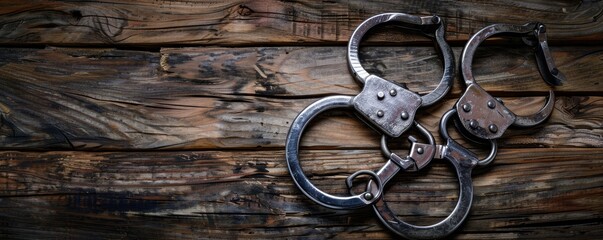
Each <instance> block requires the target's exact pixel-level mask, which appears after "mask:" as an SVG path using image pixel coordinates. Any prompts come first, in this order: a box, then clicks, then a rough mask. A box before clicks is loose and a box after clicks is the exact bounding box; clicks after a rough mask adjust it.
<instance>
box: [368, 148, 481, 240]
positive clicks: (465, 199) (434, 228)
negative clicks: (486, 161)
mask: <svg viewBox="0 0 603 240" xmlns="http://www.w3.org/2000/svg"><path fill="white" fill-rule="evenodd" d="M446 159H447V160H448V161H449V162H450V163H452V165H453V166H454V168H455V170H456V174H457V178H458V180H459V199H458V202H457V204H456V206H455V207H454V210H452V213H450V215H448V217H446V218H445V219H444V220H442V221H440V222H438V223H436V224H433V225H429V226H417V225H412V224H409V223H406V222H404V221H402V220H401V219H399V218H398V217H397V216H396V214H395V213H394V212H393V211H392V210H391V209H390V208H389V207H388V205H387V203H386V202H385V199H384V198H381V199H379V201H377V202H376V203H375V204H373V210H374V211H375V213H376V214H377V216H378V217H379V219H380V220H381V222H382V223H383V224H384V225H385V226H386V227H387V228H389V229H390V230H392V231H393V232H395V233H396V234H398V235H400V236H402V237H405V238H410V239H434V238H443V237H445V236H447V235H448V234H450V233H452V232H453V231H454V230H456V229H457V228H458V227H459V226H460V225H461V224H462V223H463V221H464V220H465V218H466V217H467V215H468V214H469V210H470V209H471V203H472V201H473V183H472V180H471V169H472V168H473V166H474V165H471V164H461V163H460V162H459V161H457V160H455V159H451V158H446Z"/></svg>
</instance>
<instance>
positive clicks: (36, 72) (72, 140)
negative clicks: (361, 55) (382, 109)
mask: <svg viewBox="0 0 603 240" xmlns="http://www.w3.org/2000/svg"><path fill="white" fill-rule="evenodd" d="M457 50H460V49H457ZM494 50H500V48H494V49H493V50H492V51H494ZM520 50H523V51H520ZM520 50H518V51H510V52H507V53H508V54H496V53H492V54H483V55H481V58H479V60H481V61H478V59H476V63H479V64H476V65H475V71H476V74H477V76H478V81H480V83H483V84H482V86H484V87H485V88H486V89H488V90H491V91H492V93H493V94H495V95H496V94H499V95H502V96H506V95H511V96H514V95H517V94H516V93H515V92H517V93H519V92H521V93H522V94H524V93H532V95H534V96H544V95H546V91H548V89H549V87H548V86H546V85H545V84H544V82H543V81H542V80H541V79H540V76H539V75H538V73H537V70H536V67H535V64H534V63H533V61H534V60H533V56H532V55H531V53H530V52H529V51H525V49H520ZM554 50H555V52H554V53H555V57H557V59H556V60H557V63H558V64H559V69H560V70H561V71H563V72H564V73H565V74H566V75H567V78H568V79H569V81H568V82H567V83H566V84H565V85H563V86H560V87H557V88H556V89H555V90H557V94H558V95H567V96H562V97H559V98H558V99H557V104H556V108H555V112H554V114H553V115H552V118H551V119H550V121H549V122H548V124H546V125H542V126H540V127H537V128H532V129H525V130H524V129H520V130H515V131H513V133H510V134H512V135H517V136H515V137H513V138H506V139H505V140H503V141H502V142H501V143H502V144H503V145H505V146H507V145H510V146H514V147H519V146H524V147H525V146H529V147H533V146H548V147H559V146H577V147H602V146H603V138H602V137H601V136H602V134H603V127H602V126H603V113H602V111H603V108H601V106H602V104H603V101H602V100H603V99H602V98H601V97H599V96H583V95H595V94H597V95H600V94H601V93H602V92H603V91H601V88H603V79H602V78H601V77H600V72H601V69H603V61H601V60H600V59H602V58H603V51H600V50H601V47H598V46H597V47H580V48H578V47H562V48H554ZM391 51H394V54H388V52H391ZM366 52H367V54H365V55H366V56H367V58H368V59H367V64H366V65H367V68H370V69H371V71H374V72H377V73H379V74H382V76H385V77H391V78H392V80H396V81H400V82H405V79H411V80H409V81H408V87H409V88H411V89H413V90H417V91H420V92H426V91H429V90H431V89H432V88H434V87H435V86H433V85H435V84H437V80H435V81H434V80H431V81H428V80H424V79H439V77H440V75H438V74H441V70H439V69H436V70H434V69H433V68H439V67H438V66H440V65H439V64H438V60H437V59H438V58H437V56H434V55H433V54H434V53H433V49H431V48H428V47H417V48H395V47H392V48H385V49H381V48H369V49H367V50H366ZM368 53H370V54H368ZM457 53H458V51H457ZM4 54H5V56H6V57H4V58H3V60H1V61H0V76H2V78H3V80H4V81H2V82H0V86H1V87H0V93H2V94H1V95H0V100H1V101H0V103H1V104H2V105H1V109H2V113H3V115H2V120H3V125H2V126H1V127H0V132H1V133H2V134H1V136H0V142H1V143H2V146H5V147H11V148H19V149H28V148H30V149H31V148H36V149H49V148H55V149H56V148H60V149H80V150H84V149H87V150H91V149H94V150H103V149H104V150H106V149H155V148H170V149H214V148H256V147H283V146H284V140H285V137H286V134H287V131H288V129H289V127H290V123H291V121H293V119H294V118H295V116H296V115H297V114H298V113H299V112H300V111H301V110H302V109H303V108H304V107H306V106H307V105H309V104H310V103H311V102H313V101H316V100H317V99H318V97H322V96H325V95H331V94H338V93H340V94H348V95H353V94H357V93H358V92H359V91H360V87H359V86H358V84H357V83H356V82H354V80H353V79H352V78H351V76H350V75H349V74H347V73H345V72H344V74H342V71H341V69H346V65H345V58H344V56H345V48H344V47H338V48H326V47H308V48H236V49H223V48H202V49H192V48H186V49H166V50H163V51H161V53H148V52H133V51H122V50H113V49H98V50H97V49H57V48H49V49H42V50H32V49H5V51H4ZM382 56H390V57H386V58H381V57H382ZM392 56H393V57H392ZM413 56H414V57H416V58H418V59H416V60H413ZM518 58H519V59H520V60H517V59H518ZM399 59H402V60H404V61H403V62H405V63H407V64H403V63H400V62H399ZM484 65H489V66H491V67H485V66H484ZM369 66H370V67H369ZM346 71H347V70H346ZM410 72H412V73H416V75H413V74H411V73H410ZM398 73H403V74H398ZM400 75H403V76H400ZM329 86H331V87H329ZM454 86H455V87H454V89H453V94H452V96H451V97H450V100H448V101H445V103H443V104H441V105H439V106H436V107H433V108H431V109H430V111H429V113H428V114H427V113H425V114H421V115H422V116H421V117H420V118H419V119H420V121H421V122H422V123H424V124H426V125H427V126H428V128H429V129H430V130H432V131H434V132H437V126H438V125H437V123H438V121H439V118H440V116H441V115H442V114H443V112H444V111H446V110H448V109H449V108H450V107H451V106H452V105H453V104H454V102H455V101H456V100H455V99H454V96H458V95H459V94H460V91H461V89H462V88H463V86H462V85H461V83H460V81H459V80H457V81H455V85H454ZM505 89H508V90H506V91H505ZM522 90H523V91H522ZM543 99H544V98H542V97H523V98H517V97H509V98H505V101H506V104H507V105H508V106H509V107H510V108H511V109H513V110H516V111H518V113H520V114H521V113H524V114H529V113H533V112H536V111H537V110H538V108H540V106H541V105H542V104H543V103H542V100H543ZM41 109H44V110H43V111H40V110H41ZM363 126H364V125H363V124H362V123H361V122H360V121H358V120H355V119H354V118H352V117H345V116H341V117H337V118H334V119H329V120H325V121H320V122H319V123H317V124H316V125H315V127H314V128H312V131H310V132H309V133H308V134H307V137H306V138H305V141H304V144H303V145H305V146H316V147H320V148H324V147H329V148H342V147H350V148H358V147H362V148H366V147H377V144H378V140H377V139H378V137H379V136H377V135H376V134H374V133H372V132H371V130H369V129H368V128H366V127H363ZM357 129H360V130H357ZM350 131H355V132H356V134H351V135H350V134H345V133H348V132H350Z"/></svg>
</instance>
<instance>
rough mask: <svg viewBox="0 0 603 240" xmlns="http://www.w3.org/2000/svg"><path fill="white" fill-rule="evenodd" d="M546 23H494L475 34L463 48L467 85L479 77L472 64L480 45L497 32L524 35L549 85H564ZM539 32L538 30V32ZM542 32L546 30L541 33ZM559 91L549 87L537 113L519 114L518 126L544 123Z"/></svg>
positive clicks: (464, 76)
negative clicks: (554, 59) (554, 58)
mask: <svg viewBox="0 0 603 240" xmlns="http://www.w3.org/2000/svg"><path fill="white" fill-rule="evenodd" d="M540 29H544V25H543V24H541V23H536V22H534V23H527V24H525V25H514V24H493V25H490V26H487V27H484V28H482V29H481V30H479V31H478V32H477V33H475V34H474V35H473V36H471V38H470V39H469V41H468V42H467V44H466V45H465V48H464V49H463V52H462V54H461V74H462V76H463V79H464V81H465V84H466V85H467V86H469V85H471V84H477V83H476V81H475V77H474V76H473V70H472V64H473V57H474V55H475V51H476V50H477V47H478V46H479V45H480V44H481V43H482V42H483V41H485V40H486V39H488V38H490V37H492V36H494V35H497V34H510V35H518V36H524V37H522V40H523V41H524V43H526V44H527V45H530V46H532V45H534V46H536V62H537V65H538V70H539V72H540V75H541V77H542V79H543V80H544V81H545V82H546V83H548V84H549V85H560V84H561V82H563V81H565V76H564V75H563V74H562V73H561V72H559V71H558V70H557V68H556V67H555V65H554V63H553V59H552V57H551V56H550V53H549V50H548V44H547V41H546V36H545V34H544V31H545V30H540ZM535 31H536V32H535ZM540 31H542V32H540ZM530 35H534V36H536V37H538V38H539V39H536V40H535V41H534V42H532V41H530V40H529V39H526V37H525V36H530ZM554 99H555V94H554V92H553V91H552V90H549V96H548V98H547V101H546V103H545V105H544V106H543V107H542V108H541V109H540V110H539V111H538V112H537V113H535V114H532V115H529V116H517V115H515V117H516V120H515V122H513V125H514V126H519V127H531V126H535V125H538V124H540V123H542V122H544V121H545V120H546V119H547V118H548V117H549V116H550V115H551V113H552V111H553V107H554Z"/></svg>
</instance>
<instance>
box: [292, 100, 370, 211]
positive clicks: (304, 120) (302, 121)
mask: <svg viewBox="0 0 603 240" xmlns="http://www.w3.org/2000/svg"><path fill="white" fill-rule="evenodd" d="M351 100H352V97H350V96H331V97H326V98H323V99H320V100H318V101H316V102H314V103H312V104H310V105H309V106H308V107H306V108H305V109H304V110H303V111H302V112H300V113H299V115H297V117H296V118H295V120H294V121H293V123H292V125H291V129H289V133H288V135H287V140H286V144H285V158H286V160H287V167H288V168H289V173H290V174H291V177H293V180H294V182H295V184H296V185H297V187H298V188H299V189H300V190H301V191H302V192H303V193H304V194H305V195H306V196H307V197H308V198H310V199H312V200H313V201H314V202H316V203H318V204H320V205H322V206H325V207H328V208H333V209H355V208H361V207H364V206H367V205H370V204H372V203H373V202H375V201H376V200H377V199H379V197H380V195H381V189H379V191H378V193H377V194H374V196H373V198H372V199H365V196H363V195H364V194H360V195H354V196H347V197H341V196H334V195H331V194H328V193H325V192H323V191H321V190H320V189H318V188H317V187H316V186H314V184H312V182H310V180H309V179H308V178H307V177H306V175H305V174H304V171H303V169H302V167H301V164H300V162H299V142H300V140H301V136H302V133H303V131H304V129H305V127H306V126H307V125H308V123H309V122H310V121H311V120H312V119H313V118H314V117H316V116H318V114H320V113H321V112H324V111H327V110H329V109H333V108H351V107H352V104H351Z"/></svg>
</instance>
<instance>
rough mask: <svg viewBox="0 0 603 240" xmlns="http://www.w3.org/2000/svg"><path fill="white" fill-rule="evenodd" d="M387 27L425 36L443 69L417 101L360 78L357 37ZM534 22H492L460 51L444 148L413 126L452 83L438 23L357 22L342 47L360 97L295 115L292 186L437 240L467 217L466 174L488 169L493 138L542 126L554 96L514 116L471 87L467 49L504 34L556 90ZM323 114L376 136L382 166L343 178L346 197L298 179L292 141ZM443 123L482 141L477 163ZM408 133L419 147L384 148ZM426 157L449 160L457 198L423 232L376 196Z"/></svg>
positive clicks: (406, 233) (395, 16) (541, 31)
mask: <svg viewBox="0 0 603 240" xmlns="http://www.w3.org/2000/svg"><path fill="white" fill-rule="evenodd" d="M385 23H393V24H397V25H400V26H402V27H404V28H408V29H412V30H416V31H419V32H421V33H422V34H424V35H426V36H428V37H430V38H432V39H433V40H434V41H435V42H436V46H437V48H438V49H439V51H440V53H441V54H440V56H441V57H442V58H443V63H444V71H443V76H442V78H441V80H440V82H439V84H438V86H437V87H436V88H435V89H434V90H432V91H431V92H429V93H427V94H425V95H419V94H417V93H415V92H412V91H410V90H408V89H407V88H406V87H404V86H401V85H398V84H396V83H394V82H392V81H388V80H386V79H383V78H381V77H379V76H376V75H373V74H370V73H368V72H367V71H366V70H365V69H364V68H363V67H362V65H361V63H360V59H359V56H358V48H359V45H360V42H361V39H362V37H363V36H364V34H365V33H367V32H368V31H369V30H370V29H371V28H373V27H375V26H377V25H381V24H385ZM545 32H546V30H545V27H544V25H542V24H541V23H528V24H525V25H511V24H494V25H490V26H488V27H485V28H484V29H482V30H480V31H478V32H477V33H476V34H475V35H473V36H472V37H471V39H470V40H469V42H468V43H467V45H466V46H465V48H464V50H463V53H462V57H461V66H462V75H463V79H464V81H465V84H466V85H467V87H466V90H465V92H464V94H463V95H462V96H461V98H460V99H459V100H458V102H457V103H456V105H455V107H454V108H453V109H451V110H449V111H447V112H446V113H445V114H444V115H443V116H442V118H441V120H440V126H439V127H440V135H441V136H442V138H443V139H444V140H445V145H438V144H436V143H435V139H434V137H433V135H432V134H431V133H430V132H429V131H428V130H427V129H425V127H423V126H422V125H421V124H420V123H419V122H417V121H415V120H414V118H415V115H416V112H417V110H418V109H420V108H425V107H428V106H431V105H433V104H434V103H436V102H438V100H440V99H442V98H443V97H444V96H445V95H446V94H447V93H448V92H449V90H450V88H451V86H452V84H453V80H454V76H455V74H454V68H455V64H454V55H453V52H452V49H451V48H450V47H449V45H448V44H447V43H446V41H445V38H444V34H445V24H444V22H443V20H442V19H441V18H440V17H438V16H424V17H419V16H414V15H409V14H404V13H384V14H379V15H376V16H373V17H371V18H369V19H367V20H365V21H364V22H363V23H361V24H360V25H359V26H358V27H357V29H356V30H355V31H354V33H353V34H352V37H351V39H350V41H349V44H348V56H347V59H348V64H349V67H350V71H351V72H352V73H353V75H354V77H355V78H356V80H358V81H359V82H360V83H361V84H363V89H362V91H361V92H360V93H359V94H358V95H356V96H343V95H340V96H329V97H325V98H322V99H320V100H318V101H316V102H314V103H312V104H310V105H309V106H308V107H306V108H305V109H304V110H303V111H301V112H300V113H299V115H298V116H297V117H296V118H295V120H294V121H293V123H292V125H291V128H290V130H289V133H288V135H287V140H286V153H285V155H286V156H285V157H286V160H287V165H288V168H289V172H290V174H291V176H292V178H293V180H294V182H295V184H296V185H297V186H298V188H299V189H300V190H301V191H302V192H303V193H304V194H305V195H306V196H307V197H308V198H310V199H312V200H313V201H314V202H316V203H318V204H320V205H322V206H325V207H327V208H332V209H358V208H362V207H366V206H372V207H373V209H374V211H375V213H376V214H377V216H378V217H379V219H380V220H381V222H382V223H383V224H384V225H385V226H386V227H387V228H389V229H390V230H392V231H393V232H395V233H396V234H398V235H400V236H402V237H406V238H410V239H432V238H442V237H445V236H447V235H448V234H450V233H452V232H453V231H454V230H455V229H457V228H458V227H459V226H460V225H461V224H462V223H463V221H464V219H465V218H466V217H467V215H468V214H469V210H470V208H471V203H472V200H473V185H472V180H471V171H472V169H473V168H474V167H475V166H484V165H488V164H489V163H490V162H492V160H494V158H495V156H496V153H497V144H496V139H497V138H499V137H500V136H502V134H503V133H504V132H505V130H506V129H507V128H508V127H509V126H511V125H516V126H521V127H530V126H535V125H537V124H540V123H542V122H543V121H544V120H546V118H547V117H548V116H549V115H550V114H551V112H552V110H553V104H554V93H553V91H549V97H548V100H547V102H546V104H545V106H544V107H543V108H542V109H541V110H540V111H538V112H537V113H536V114H533V115H531V116H517V115H515V114H514V113H513V112H511V111H510V110H509V109H508V108H506V107H505V106H504V105H503V103H502V102H500V101H498V100H497V99H496V98H494V97H492V96H491V95H490V94H488V93H487V92H486V91H485V90H484V89H483V88H481V87H480V86H479V85H478V84H477V83H476V82H475V79H474V77H473V74H472V70H471V63H472V59H473V55H474V53H475V50H476V49H477V47H478V46H479V44H480V43H481V42H483V41H484V40H485V39H487V38H489V37H491V36H493V35H498V34H511V35H516V36H520V37H522V40H523V41H524V42H525V43H526V44H528V45H529V46H532V47H534V48H535V49H536V60H537V64H538V69H539V71H540V73H541V76H542V77H543V79H544V80H545V81H546V82H547V83H548V84H550V85H559V84H560V83H561V82H563V81H564V76H563V75H562V74H561V73H560V72H559V71H558V70H557V68H555V65H554V63H553V61H552V57H551V56H550V52H549V49H548V43H547V40H546V35H545ZM331 109H349V110H352V111H354V112H355V113H356V114H357V115H359V116H360V118H361V119H362V120H364V122H366V123H367V124H368V125H369V126H371V127H372V128H373V129H374V130H376V131H377V132H379V133H381V134H382V138H381V152H382V153H383V155H384V156H385V158H386V159H388V160H387V162H386V163H385V164H384V165H383V167H381V169H379V170H378V171H377V172H374V171H371V170H360V171H358V172H355V173H353V174H352V175H350V176H349V177H348V178H347V179H346V185H347V186H348V189H349V191H350V196H336V195H332V194H329V193H326V192H324V191H322V190H320V189H319V188H317V187H316V186H315V185H314V184H313V183H312V182H311V181H310V180H309V179H308V178H307V177H306V175H305V174H304V171H303V169H302V167H301V164H300V161H299V143H300V140H301V136H302V133H303V131H304V129H305V127H306V126H307V125H308V123H310V121H312V119H314V117H316V116H317V115H318V114H320V113H323V112H325V111H327V110H331ZM450 119H454V120H455V123H456V124H455V126H456V128H457V129H458V130H459V132H460V133H461V136H463V137H466V138H469V139H470V140H473V141H476V142H482V143H483V142H484V141H486V142H489V143H490V153H489V155H488V156H487V157H486V158H484V159H479V158H478V157H477V156H476V155H475V154H474V153H472V152H471V151H469V150H468V149H467V148H465V147H463V146H461V145H460V144H458V143H457V142H456V141H454V140H453V139H452V138H450V136H449V134H448V132H447V125H448V124H449V121H450ZM410 128H416V129H417V130H418V132H419V133H421V134H422V135H424V137H425V139H427V143H420V142H418V141H417V140H416V139H415V138H414V137H409V139H410V140H411V146H410V153H409V154H408V156H406V157H400V156H398V155H397V154H395V153H392V152H391V151H390V150H389V148H388V146H387V139H388V138H398V137H400V136H401V135H402V134H403V133H404V132H406V131H407V130H408V129H410ZM433 159H446V160H448V162H450V163H451V164H452V165H453V167H454V169H455V171H456V174H457V178H458V181H459V188H460V189H459V199H458V201H457V204H456V206H455V208H454V210H453V211H452V213H451V214H450V215H449V216H448V217H446V218H445V219H444V220H442V221H440V222H438V223H436V224H433V225H429V226H416V225H412V224H409V223H406V222H404V221H403V220H401V219H399V218H398V217H397V216H396V214H395V213H394V212H393V211H392V210H391V209H390V208H389V207H388V205H387V203H386V202H385V201H384V198H383V189H384V186H385V185H386V184H387V183H389V182H390V181H391V180H392V179H393V177H394V176H395V175H396V174H397V173H399V172H400V171H405V172H413V171H419V170H421V169H422V168H424V167H425V166H427V165H428V164H429V163H430V162H431V160H433ZM361 175H367V176H369V177H370V181H369V182H368V183H367V187H366V190H365V191H364V192H362V193H359V194H355V193H353V191H352V190H351V189H352V183H353V181H354V180H355V179H356V178H357V177H358V176H361Z"/></svg>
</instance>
